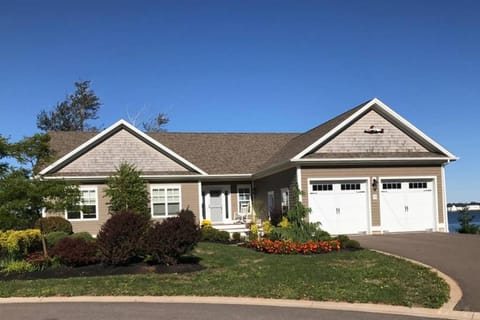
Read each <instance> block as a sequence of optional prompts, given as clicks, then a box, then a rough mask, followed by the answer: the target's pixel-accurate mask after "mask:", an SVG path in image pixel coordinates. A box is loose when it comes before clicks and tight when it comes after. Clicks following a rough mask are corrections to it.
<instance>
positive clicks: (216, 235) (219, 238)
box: [200, 227, 230, 243]
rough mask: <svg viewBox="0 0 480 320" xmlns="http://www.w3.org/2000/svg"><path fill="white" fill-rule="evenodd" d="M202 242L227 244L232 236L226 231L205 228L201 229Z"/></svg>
mask: <svg viewBox="0 0 480 320" xmlns="http://www.w3.org/2000/svg"><path fill="white" fill-rule="evenodd" d="M201 231H202V234H201V238H200V239H201V240H202V241H209V242H220V243H227V242H229V241H230V234H229V233H228V232H227V231H224V230H218V229H215V228H212V227H203V228H202V229H201Z"/></svg>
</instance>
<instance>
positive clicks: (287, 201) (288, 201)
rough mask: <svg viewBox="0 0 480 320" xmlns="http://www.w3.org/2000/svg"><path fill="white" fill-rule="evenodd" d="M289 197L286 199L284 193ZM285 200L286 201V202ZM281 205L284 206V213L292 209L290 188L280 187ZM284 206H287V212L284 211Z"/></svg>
mask: <svg viewBox="0 0 480 320" xmlns="http://www.w3.org/2000/svg"><path fill="white" fill-rule="evenodd" d="M285 194H286V195H287V197H286V198H285V199H284V195H285ZM284 200H285V201H286V202H284ZM280 206H281V207H282V214H284V213H287V212H288V210H290V189H289V188H281V189H280ZM283 207H287V210H286V212H283Z"/></svg>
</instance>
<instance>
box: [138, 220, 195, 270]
mask: <svg viewBox="0 0 480 320" xmlns="http://www.w3.org/2000/svg"><path fill="white" fill-rule="evenodd" d="M190 213H191V211H190ZM190 213H188V212H186V211H184V212H182V214H180V215H179V216H178V217H174V218H168V219H166V220H164V221H163V222H156V223H155V224H154V225H153V226H151V227H150V228H149V229H148V230H147V233H146V236H145V246H144V248H145V253H146V254H148V255H150V256H151V258H152V261H154V262H157V263H162V264H166V265H173V264H177V263H178V261H179V259H180V257H181V256H182V255H184V254H186V253H188V252H190V251H191V250H193V248H194V247H195V245H196V244H197V243H198V241H199V240H200V229H199V228H198V226H197V224H196V223H195V220H194V217H195V216H194V215H193V213H192V214H190Z"/></svg>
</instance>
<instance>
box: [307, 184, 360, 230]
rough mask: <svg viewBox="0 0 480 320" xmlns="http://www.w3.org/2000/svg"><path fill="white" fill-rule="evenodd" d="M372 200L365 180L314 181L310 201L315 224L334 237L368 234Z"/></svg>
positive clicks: (309, 196)
mask: <svg viewBox="0 0 480 320" xmlns="http://www.w3.org/2000/svg"><path fill="white" fill-rule="evenodd" d="M367 201H368V197H367V182H366V181H365V180H348V181H346V180H345V181H343V180H340V181H311V182H310V185H309V194H308V202H309V207H310V208H311V209H312V212H311V213H310V218H309V219H310V221H311V222H320V223H321V226H320V227H321V228H322V229H323V230H325V231H327V232H329V233H331V234H355V233H366V232H368V221H369V219H368V202H367Z"/></svg>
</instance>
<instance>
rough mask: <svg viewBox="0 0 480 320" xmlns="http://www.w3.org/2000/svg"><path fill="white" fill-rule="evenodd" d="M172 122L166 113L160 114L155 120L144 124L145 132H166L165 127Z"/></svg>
mask: <svg viewBox="0 0 480 320" xmlns="http://www.w3.org/2000/svg"><path fill="white" fill-rule="evenodd" d="M169 122H170V119H169V118H168V116H167V115H166V114H165V113H164V112H159V113H158V114H157V115H156V116H155V117H154V118H152V119H150V120H149V121H147V122H142V126H143V131H146V132H164V131H166V130H165V129H164V126H165V125H166V124H167V123H169Z"/></svg>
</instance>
